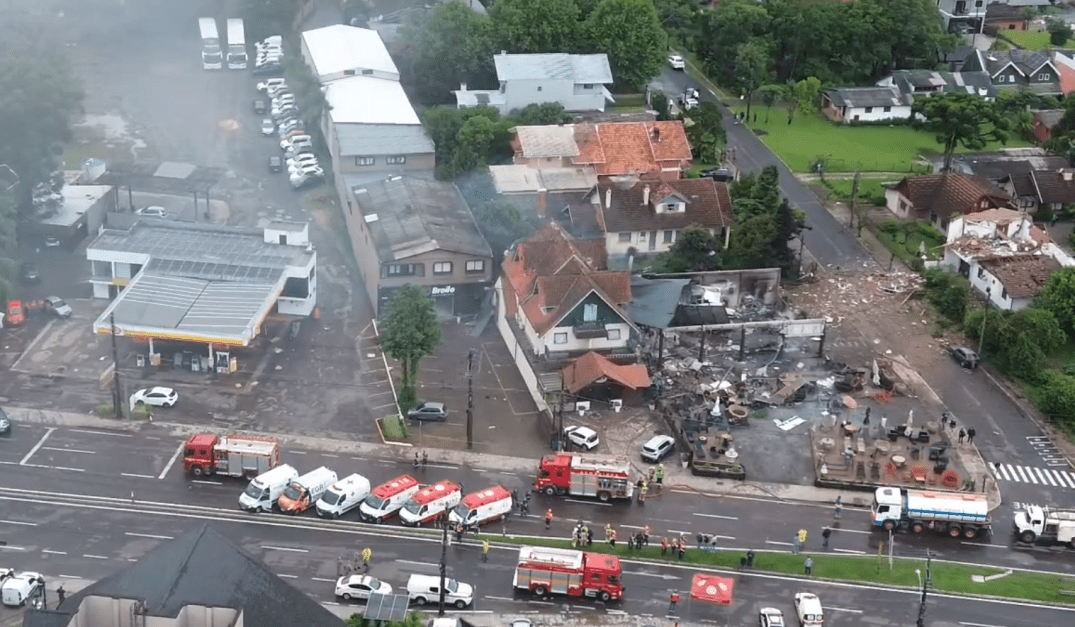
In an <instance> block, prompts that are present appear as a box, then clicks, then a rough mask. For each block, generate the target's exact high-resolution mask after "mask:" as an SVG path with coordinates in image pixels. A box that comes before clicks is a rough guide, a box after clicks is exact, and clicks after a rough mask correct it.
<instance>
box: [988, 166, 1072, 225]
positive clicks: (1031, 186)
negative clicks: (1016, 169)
mask: <svg viewBox="0 0 1075 627" xmlns="http://www.w3.org/2000/svg"><path fill="white" fill-rule="evenodd" d="M1000 187H1001V189H1003V190H1004V191H1005V192H1007V193H1008V194H1009V195H1010V196H1011V197H1012V198H1013V199H1014V204H1015V206H1016V207H1017V208H1018V209H1021V210H1023V211H1026V212H1028V213H1030V214H1037V213H1038V212H1039V211H1041V210H1042V209H1048V210H1050V211H1052V212H1053V213H1059V212H1060V211H1062V210H1063V208H1064V205H1070V204H1073V203H1075V169H1073V168H1059V169H1056V170H1031V171H1029V172H1026V173H1017V174H1014V173H1013V174H1009V175H1008V176H1006V177H1004V179H1003V180H1001V182H1000Z"/></svg>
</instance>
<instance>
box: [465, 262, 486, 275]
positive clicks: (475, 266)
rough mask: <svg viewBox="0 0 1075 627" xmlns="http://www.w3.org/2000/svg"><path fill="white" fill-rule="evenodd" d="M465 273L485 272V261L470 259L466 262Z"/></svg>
mask: <svg viewBox="0 0 1075 627" xmlns="http://www.w3.org/2000/svg"><path fill="white" fill-rule="evenodd" d="M467 272H485V260H484V259H471V260H470V261H468V262H467Z"/></svg>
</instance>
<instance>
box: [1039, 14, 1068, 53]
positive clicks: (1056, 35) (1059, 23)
mask: <svg viewBox="0 0 1075 627" xmlns="http://www.w3.org/2000/svg"><path fill="white" fill-rule="evenodd" d="M1046 24H1047V26H1046V28H1045V30H1046V31H1048V33H1049V43H1051V44H1052V45H1054V46H1056V47H1057V48H1059V47H1061V46H1063V45H1064V44H1066V43H1067V42H1068V39H1070V38H1071V28H1070V27H1069V26H1068V24H1067V22H1065V21H1064V20H1061V19H1057V18H1049V19H1048V20H1046Z"/></svg>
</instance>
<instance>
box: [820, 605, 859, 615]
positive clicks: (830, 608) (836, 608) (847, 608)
mask: <svg viewBox="0 0 1075 627" xmlns="http://www.w3.org/2000/svg"><path fill="white" fill-rule="evenodd" d="M824 607H825V609H827V610H832V611H834V612H851V613H852V614H861V613H862V610H853V609H851V608H849V607H833V606H831V605H826V606H824Z"/></svg>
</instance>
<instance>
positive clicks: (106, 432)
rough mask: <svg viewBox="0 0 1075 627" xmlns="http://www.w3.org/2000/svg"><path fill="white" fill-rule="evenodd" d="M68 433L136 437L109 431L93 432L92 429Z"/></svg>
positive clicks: (75, 430)
mask: <svg viewBox="0 0 1075 627" xmlns="http://www.w3.org/2000/svg"><path fill="white" fill-rule="evenodd" d="M68 431H74V432H75V433H90V434H93V435H112V436H115V437H117V438H133V437H134V436H133V435H131V434H129V433H109V432H108V431H93V430H90V429H68Z"/></svg>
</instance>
